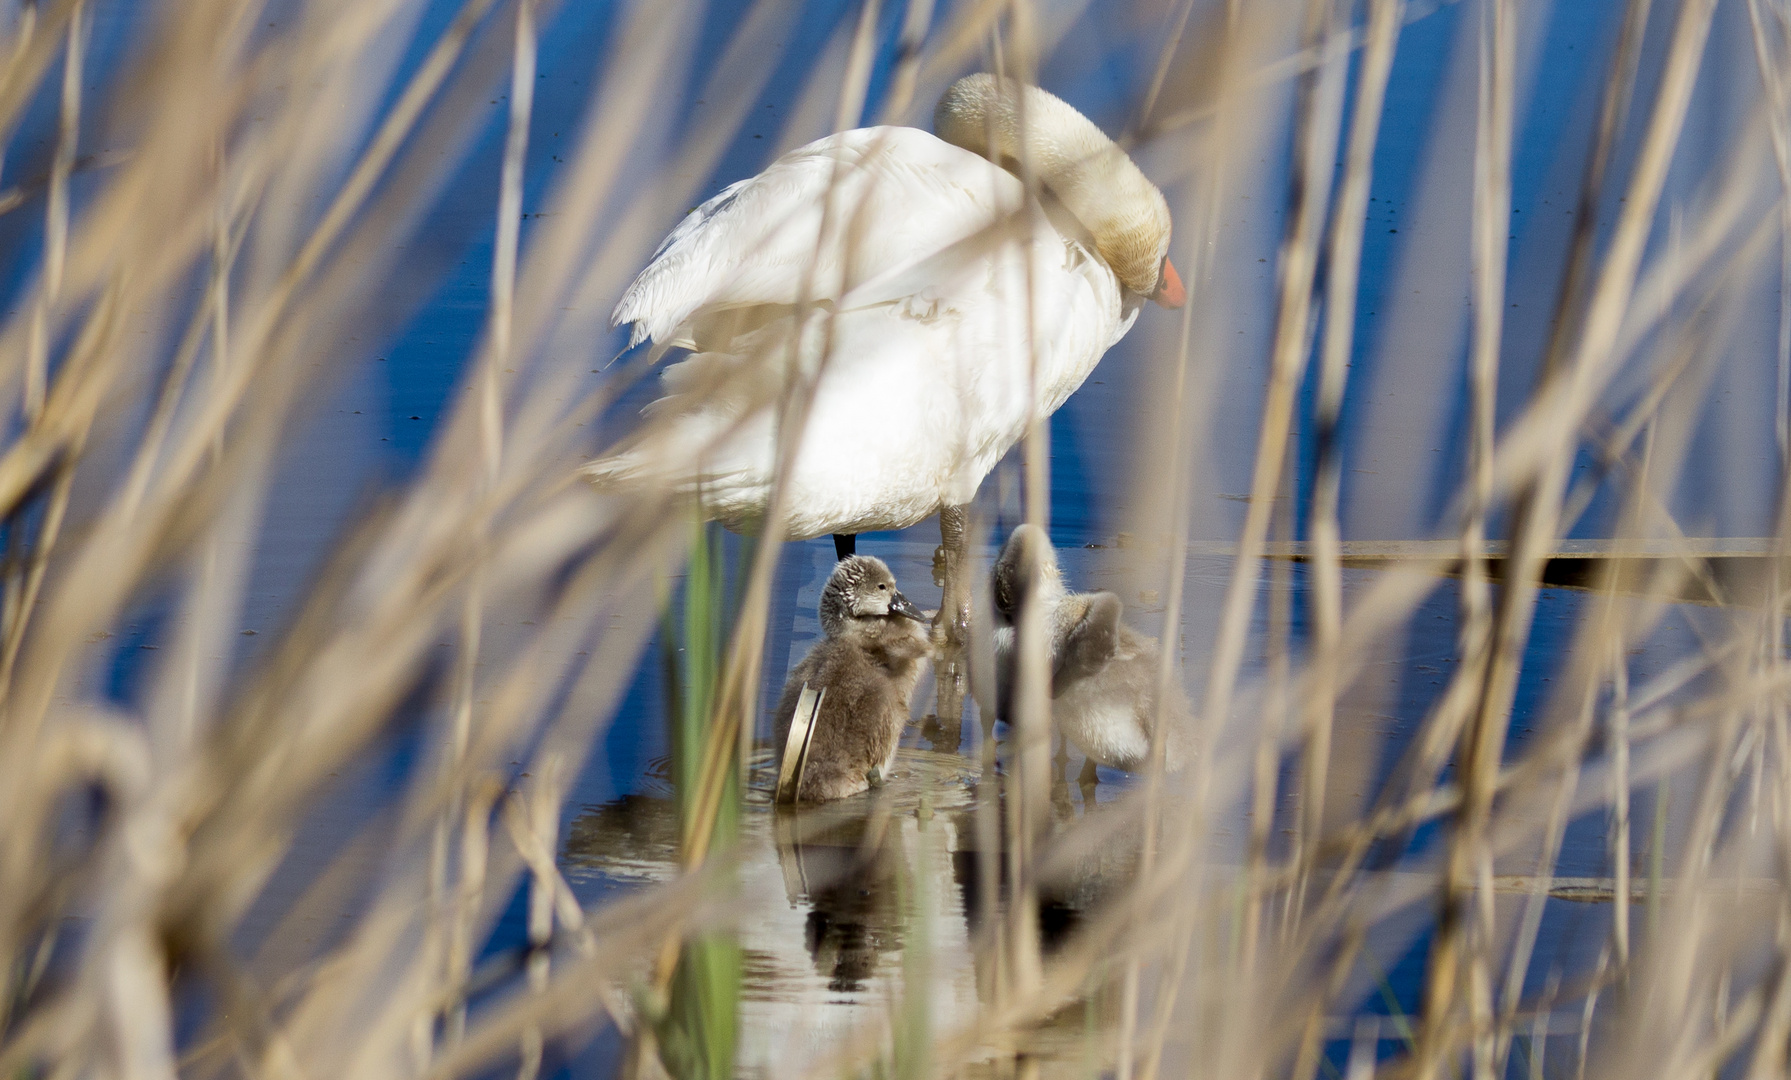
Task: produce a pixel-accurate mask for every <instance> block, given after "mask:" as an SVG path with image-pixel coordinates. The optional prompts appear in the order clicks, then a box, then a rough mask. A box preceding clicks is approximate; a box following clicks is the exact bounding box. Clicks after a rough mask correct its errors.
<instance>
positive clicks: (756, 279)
mask: <svg viewBox="0 0 1791 1080" xmlns="http://www.w3.org/2000/svg"><path fill="white" fill-rule="evenodd" d="M830 189H832V192H833V194H832V197H831V199H830V198H829V190H830ZM1022 198H1023V192H1022V190H1021V188H1020V182H1019V181H1018V180H1017V179H1016V178H1015V177H1013V176H1012V175H1011V174H1009V173H1007V172H1005V171H1004V170H1002V169H1000V168H998V167H996V166H994V165H992V164H990V163H989V162H987V161H985V160H983V159H982V158H979V157H977V156H976V155H974V154H971V153H969V152H968V151H965V150H961V149H959V148H958V147H955V146H951V145H949V144H947V143H944V142H941V141H940V140H938V139H936V138H934V137H933V136H931V135H929V134H927V133H926V132H924V131H918V130H916V129H913V128H900V127H877V128H861V129H858V130H854V131H845V132H841V133H839V134H837V135H832V136H829V137H827V138H825V139H821V140H819V141H817V142H813V143H810V144H809V145H807V146H804V147H801V148H800V149H797V150H793V151H791V152H790V153H788V154H785V155H784V156H783V157H781V158H779V159H778V160H777V161H775V162H773V163H772V164H771V165H770V167H768V168H767V169H766V170H765V171H764V172H762V173H760V174H759V175H757V176H754V177H751V178H750V179H747V180H742V181H740V182H739V183H737V184H734V185H732V186H730V187H728V188H727V189H726V190H724V191H722V192H721V194H719V195H717V196H715V197H714V198H712V199H710V200H709V201H708V202H706V203H704V204H703V205H702V206H699V207H698V208H697V209H695V210H693V211H692V212H691V213H690V215H689V216H687V217H686V218H685V219H684V220H683V221H682V222H681V223H680V224H679V225H678V227H677V228H675V229H673V230H672V232H671V235H669V236H667V237H666V239H665V242H664V243H663V244H661V245H660V248H659V251H658V252H657V253H655V254H654V256H653V260H652V262H650V263H649V264H648V265H647V268H646V269H645V270H643V271H641V273H640V276H639V277H637V278H635V280H634V283H633V284H632V285H630V286H629V287H628V291H627V292H626V293H624V294H623V296H622V299H621V302H620V303H618V304H617V305H616V309H615V312H614V313H613V315H612V316H611V322H612V324H614V325H618V326H619V325H621V324H623V323H632V324H634V331H633V334H632V337H631V342H630V343H631V344H639V343H640V342H642V341H645V340H647V339H648V338H652V339H653V340H654V341H657V342H660V343H662V344H663V343H667V342H671V341H673V340H675V339H676V338H677V335H678V334H679V332H680V329H681V328H682V327H684V326H685V324H686V323H687V322H689V321H690V320H691V318H692V317H693V316H696V315H698V314H699V313H702V312H713V311H719V310H725V309H728V308H736V307H747V306H752V305H759V304H778V305H795V304H801V303H805V302H807V303H814V302H818V301H837V300H839V299H840V298H841V297H842V296H843V295H844V294H845V293H847V292H848V291H850V290H851V289H853V288H854V287H855V286H857V285H858V284H859V283H862V282H865V281H868V280H871V279H873V278H878V277H883V276H885V275H888V274H890V273H892V272H899V271H900V270H901V269H903V268H905V267H908V266H911V265H913V264H914V263H916V262H919V261H920V260H922V259H925V258H927V257H928V256H930V255H933V254H935V253H937V252H939V251H940V250H942V249H944V248H947V247H949V246H950V245H952V244H953V243H956V242H957V241H959V240H962V239H963V238H965V237H967V236H971V235H973V234H975V233H977V232H979V231H980V230H982V229H983V228H985V227H986V226H987V225H988V224H989V223H990V222H991V221H994V220H999V218H1000V217H1001V216H1002V213H1003V208H1005V209H1006V210H1009V211H1011V210H1012V208H1014V207H1016V206H1018V205H1019V204H1020V200H1021V199H1022ZM824 230H825V235H823V231H824Z"/></svg>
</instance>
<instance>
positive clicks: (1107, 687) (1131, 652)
mask: <svg viewBox="0 0 1791 1080" xmlns="http://www.w3.org/2000/svg"><path fill="white" fill-rule="evenodd" d="M1035 580H1036V582H1037V590H1036V592H1033V591H1031V588H1030V585H1029V583H1030V582H1033V581H1035ZM994 592H995V610H996V614H997V615H998V616H999V617H1000V619H1001V621H1002V622H1003V624H1004V625H1003V626H1001V627H1000V628H999V629H997V630H996V632H995V659H996V679H997V683H998V693H997V698H998V699H999V700H1000V701H1001V703H1002V707H1001V711H1003V712H1005V710H1006V705H1007V701H1008V699H1009V698H1010V696H1011V695H1010V694H1009V686H1010V684H1011V683H1012V681H1013V673H1014V622H1015V619H1016V617H1017V614H1018V611H1019V609H1020V607H1021V606H1022V605H1025V604H1031V603H1038V604H1043V605H1045V606H1046V608H1047V614H1046V617H1045V623H1046V625H1047V626H1048V627H1049V628H1050V633H1051V645H1050V665H1051V698H1052V701H1051V719H1052V721H1053V722H1054V723H1056V725H1057V728H1058V730H1059V731H1061V732H1063V734H1064V737H1065V738H1067V739H1068V740H1069V741H1070V742H1072V743H1074V744H1075V745H1076V748H1077V749H1079V750H1081V751H1082V753H1083V754H1084V755H1085V758H1086V760H1084V762H1083V764H1082V776H1081V781H1082V784H1083V785H1084V786H1085V787H1086V786H1088V785H1091V784H1094V783H1095V782H1096V780H1097V776H1096V774H1095V764H1096V762H1099V763H1100V764H1102V765H1107V766H1110V767H1112V768H1116V769H1126V770H1128V771H1133V770H1137V769H1140V768H1142V767H1143V766H1144V765H1145V764H1146V762H1148V761H1149V760H1150V750H1151V744H1152V742H1153V741H1154V735H1153V731H1154V729H1155V727H1156V723H1157V711H1158V710H1157V674H1158V669H1159V665H1160V663H1161V657H1162V649H1161V647H1160V646H1159V645H1158V644H1157V642H1156V641H1155V639H1152V638H1148V637H1145V636H1144V635H1143V634H1140V633H1139V632H1138V631H1136V630H1133V629H1132V628H1131V627H1129V626H1127V625H1125V624H1124V623H1122V622H1120V615H1121V613H1122V611H1123V605H1122V604H1121V603H1120V600H1119V597H1117V596H1115V595H1113V594H1112V593H1106V592H1101V593H1072V592H1070V591H1069V590H1068V589H1066V588H1065V586H1064V583H1063V575H1062V572H1061V571H1059V569H1058V567H1057V553H1056V552H1055V551H1054V550H1052V548H1051V540H1050V538H1049V537H1047V536H1046V535H1045V533H1044V530H1042V529H1039V528H1038V527H1037V526H1033V525H1022V526H1020V527H1019V528H1017V529H1015V530H1014V531H1013V534H1012V535H1011V536H1009V537H1008V540H1007V543H1006V544H1005V545H1003V546H1002V549H1001V556H1000V558H998V559H996V561H995V572H994ZM1165 705H1166V707H1165V708H1164V709H1163V715H1164V719H1165V721H1166V729H1165V730H1166V737H1165V745H1164V763H1165V765H1166V766H1167V767H1168V768H1169V769H1170V770H1171V771H1173V770H1176V769H1179V768H1181V767H1182V765H1184V764H1185V763H1186V759H1187V755H1188V752H1189V749H1190V747H1189V745H1188V742H1189V730H1188V729H1189V711H1188V701H1187V698H1186V697H1184V696H1183V695H1182V693H1181V690H1180V688H1179V687H1176V686H1172V687H1171V695H1170V700H1169V701H1168V702H1166V703H1165Z"/></svg>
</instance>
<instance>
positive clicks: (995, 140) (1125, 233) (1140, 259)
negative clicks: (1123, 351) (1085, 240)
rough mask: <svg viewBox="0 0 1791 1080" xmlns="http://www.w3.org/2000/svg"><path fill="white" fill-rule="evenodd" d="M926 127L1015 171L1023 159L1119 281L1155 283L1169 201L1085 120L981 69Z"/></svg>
mask: <svg viewBox="0 0 1791 1080" xmlns="http://www.w3.org/2000/svg"><path fill="white" fill-rule="evenodd" d="M1021 91H1024V97H1023V98H1022V96H1021ZM933 126H934V131H935V132H936V133H937V134H938V136H939V137H940V138H941V139H943V140H945V141H946V142H948V143H951V144H953V145H955V146H961V147H963V148H964V149H966V150H969V151H970V152H972V153H975V154H981V155H982V156H984V157H986V158H988V159H989V160H991V161H994V162H996V163H998V164H1000V165H1003V166H1005V167H1006V168H1008V169H1011V170H1013V171H1015V172H1018V171H1019V169H1020V163H1021V162H1022V161H1024V162H1025V163H1026V164H1027V165H1028V166H1029V167H1030V168H1031V169H1032V171H1033V175H1035V176H1037V177H1038V179H1039V182H1040V183H1042V184H1043V185H1044V186H1045V187H1047V188H1049V189H1050V190H1051V193H1052V194H1053V195H1055V196H1056V197H1057V199H1058V201H1060V202H1061V203H1063V205H1064V207H1065V208H1066V209H1068V210H1069V211H1070V213H1072V214H1074V215H1076V218H1077V220H1079V221H1081V222H1082V224H1083V225H1084V226H1086V227H1087V228H1088V231H1089V233H1090V234H1091V235H1092V236H1093V237H1094V240H1095V247H1096V248H1097V249H1098V250H1099V252H1100V255H1101V258H1103V259H1104V260H1106V262H1107V265H1108V266H1110V267H1112V268H1113V272H1114V274H1115V276H1117V277H1118V278H1119V280H1120V282H1121V283H1122V284H1123V285H1125V286H1126V287H1127V288H1128V289H1131V290H1132V291H1133V292H1136V293H1139V294H1142V295H1149V294H1150V293H1151V291H1152V290H1153V289H1155V288H1156V285H1157V272H1158V270H1159V268H1160V267H1161V265H1162V262H1163V256H1164V255H1165V254H1166V253H1167V252H1168V250H1169V205H1168V204H1167V203H1166V202H1164V200H1163V193H1162V192H1160V191H1158V190H1157V188H1156V185H1155V184H1152V183H1151V182H1150V181H1149V180H1148V179H1147V178H1146V177H1145V175H1144V173H1143V172H1141V171H1139V169H1138V166H1136V165H1134V164H1133V163H1132V159H1131V158H1129V157H1127V156H1126V154H1125V151H1123V150H1121V149H1120V148H1119V147H1118V146H1117V145H1115V144H1114V142H1113V140H1112V139H1109V138H1108V137H1107V136H1106V135H1105V134H1103V133H1102V131H1101V129H1100V128H1098V127H1096V126H1095V125H1094V124H1093V123H1092V122H1091V121H1090V120H1089V119H1088V118H1087V117H1085V116H1083V115H1082V114H1081V113H1079V112H1077V111H1076V110H1075V109H1074V108H1072V107H1070V106H1069V105H1068V104H1067V103H1065V102H1064V101H1063V100H1062V99H1060V98H1058V97H1056V96H1054V95H1052V94H1049V93H1047V92H1045V91H1044V90H1041V89H1039V88H1038V87H1036V86H1022V84H1020V83H1017V82H1014V81H1013V80H1005V81H1001V82H998V81H997V80H996V78H995V76H993V75H988V74H982V75H970V76H967V77H965V78H962V79H959V80H958V81H957V82H956V83H954V84H953V85H952V87H951V89H949V90H947V91H946V93H945V96H944V97H943V98H941V99H939V107H938V109H937V110H936V111H935V112H934V114H933Z"/></svg>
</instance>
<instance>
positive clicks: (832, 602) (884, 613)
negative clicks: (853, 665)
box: [821, 555, 927, 637]
mask: <svg viewBox="0 0 1791 1080" xmlns="http://www.w3.org/2000/svg"><path fill="white" fill-rule="evenodd" d="M880 619H913V620H914V621H915V622H922V623H924V622H926V621H927V617H926V616H925V615H923V614H921V611H920V609H919V608H917V607H915V606H914V604H913V602H912V601H910V600H909V599H908V598H907V597H906V596H903V595H902V593H901V590H899V589H897V588H896V580H895V575H894V574H892V573H890V572H889V567H888V566H886V565H884V562H883V560H882V559H878V558H874V557H873V556H870V555H853V556H852V557H850V558H847V559H841V560H840V563H839V565H838V566H835V567H834V568H833V576H832V577H830V578H828V579H827V585H826V587H824V588H823V589H822V590H821V631H822V632H823V633H825V634H826V635H827V636H828V637H837V636H839V635H840V634H841V633H843V632H844V631H845V630H846V628H847V627H849V626H851V625H853V624H854V623H856V622H859V621H861V620H880Z"/></svg>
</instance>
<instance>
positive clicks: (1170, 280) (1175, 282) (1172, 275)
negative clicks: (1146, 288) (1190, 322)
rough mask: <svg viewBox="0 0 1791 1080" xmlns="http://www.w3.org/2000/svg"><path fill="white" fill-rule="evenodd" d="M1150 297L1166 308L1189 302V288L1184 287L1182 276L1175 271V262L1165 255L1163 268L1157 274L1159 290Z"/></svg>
mask: <svg viewBox="0 0 1791 1080" xmlns="http://www.w3.org/2000/svg"><path fill="white" fill-rule="evenodd" d="M1150 298H1151V299H1152V300H1155V301H1156V302H1157V303H1159V304H1162V305H1163V306H1164V307H1166V308H1178V307H1181V306H1182V305H1183V304H1185V303H1187V302H1188V293H1187V290H1185V289H1183V288H1182V276H1181V275H1180V274H1178V273H1176V272H1175V264H1174V263H1172V262H1170V261H1169V257H1168V256H1164V257H1163V269H1162V270H1161V271H1160V272H1159V273H1158V274H1157V291H1156V292H1154V293H1151V294H1150Z"/></svg>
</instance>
